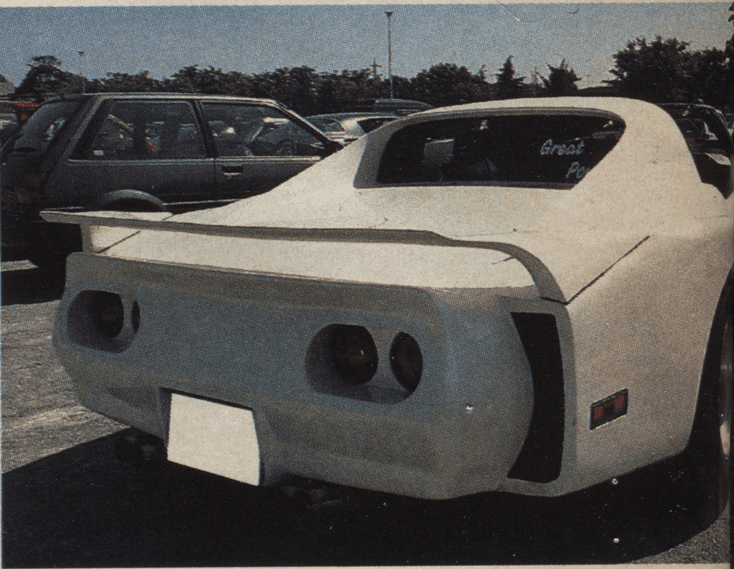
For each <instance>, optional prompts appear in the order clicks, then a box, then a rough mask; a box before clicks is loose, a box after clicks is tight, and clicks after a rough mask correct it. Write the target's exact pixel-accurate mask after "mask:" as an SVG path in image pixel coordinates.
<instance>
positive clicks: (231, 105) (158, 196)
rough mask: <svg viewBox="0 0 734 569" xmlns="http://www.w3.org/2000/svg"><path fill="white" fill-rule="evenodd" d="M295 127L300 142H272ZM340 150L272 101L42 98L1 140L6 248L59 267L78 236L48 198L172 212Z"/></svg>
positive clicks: (58, 204) (229, 197) (267, 184)
mask: <svg viewBox="0 0 734 569" xmlns="http://www.w3.org/2000/svg"><path fill="white" fill-rule="evenodd" d="M284 125H288V126H289V128H291V129H293V131H294V132H297V133H298V139H299V141H300V144H298V145H297V146H296V145H293V144H291V145H288V144H281V145H273V144H270V141H269V140H268V138H267V134H268V133H270V132H272V131H273V130H275V129H277V128H282V127H283V126H284ZM340 148H342V145H341V144H340V143H339V142H335V141H333V140H331V139H330V138H329V137H327V136H326V135H325V134H324V133H323V132H321V131H320V130H318V129H317V128H316V127H314V126H313V125H312V124H310V123H308V122H307V121H305V120H304V119H303V118H301V117H299V116H298V115H296V114H295V113H293V112H292V111H290V110H288V109H286V108H284V107H283V106H282V105H280V104H278V103H276V102H275V101H271V100H263V99H244V98H237V97H223V96H212V95H200V94H181V93H179V94H173V93H161V94H158V93H124V94H121V93H102V94H87V95H72V96H64V97H59V98H55V99H52V100H49V101H47V102H46V103H44V104H43V105H42V106H41V107H40V108H39V109H38V110H37V111H36V113H35V114H34V115H33V116H32V117H31V118H30V119H29V120H28V122H27V123H26V124H25V125H24V126H23V127H22V128H21V129H19V130H18V131H17V133H15V134H14V135H13V136H12V137H11V138H10V140H8V141H7V143H6V144H5V145H4V146H3V149H2V162H3V164H2V177H1V181H2V255H3V259H4V260H7V259H12V258H16V259H19V258H28V259H30V260H31V261H33V262H34V263H36V264H37V265H39V266H58V265H59V264H61V263H62V262H63V260H64V258H65V256H66V255H67V254H68V253H69V252H70V251H73V250H80V249H81V240H80V239H81V238H80V236H79V235H78V234H68V233H66V232H68V229H67V228H66V227H61V226H58V225H55V224H49V223H47V222H45V221H43V220H42V219H41V218H40V216H39V215H38V213H39V211H41V210H43V209H50V208H72V209H87V210H95V209H106V210H125V211H171V212H173V213H180V212H183V211H191V210H195V209H204V208H210V207H216V206H219V205H223V204H226V203H229V202H232V201H234V200H237V199H241V198H245V197H249V196H253V195H256V194H260V193H262V192H266V191H268V190H270V189H272V188H274V187H275V186H277V185H278V184H280V183H282V182H284V181H285V180H287V179H288V178H290V177H292V176H294V175H295V174H298V173H299V172H301V171H302V170H304V169H305V168H307V167H308V166H311V165H312V164H314V163H315V162H318V161H319V160H321V159H322V158H324V157H326V156H328V155H330V154H332V153H333V152H335V151H337V150H339V149H340Z"/></svg>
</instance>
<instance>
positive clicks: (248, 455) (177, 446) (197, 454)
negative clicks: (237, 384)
mask: <svg viewBox="0 0 734 569" xmlns="http://www.w3.org/2000/svg"><path fill="white" fill-rule="evenodd" d="M168 429H169V430H168V460H170V461H172V462H176V463H178V464H183V465H185V466H190V467H192V468H198V469H199V470H204V471H206V472H211V473H213V474H219V475H220V476H226V477H227V478H232V479H234V480H239V481H240V482H245V483H247V484H254V485H257V484H259V483H260V448H259V446H258V443H257V432H256V431H255V417H254V415H253V413H252V411H250V410H248V409H242V408H241V407H235V406H233V405H227V404H224V403H215V402H213V401H207V400H205V399H197V398H195V397H186V396H185V395H180V394H178V393H173V394H171V416H170V422H169V427H168Z"/></svg>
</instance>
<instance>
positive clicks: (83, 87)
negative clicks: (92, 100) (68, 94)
mask: <svg viewBox="0 0 734 569" xmlns="http://www.w3.org/2000/svg"><path fill="white" fill-rule="evenodd" d="M79 64H80V67H81V73H82V95H84V94H85V93H86V92H87V81H86V80H85V78H84V52H83V51H80V52H79Z"/></svg>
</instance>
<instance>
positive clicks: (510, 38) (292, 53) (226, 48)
mask: <svg viewBox="0 0 734 569" xmlns="http://www.w3.org/2000/svg"><path fill="white" fill-rule="evenodd" d="M729 4H730V3H729V2H722V3H717V2H702V3H672V4H663V3H645V4H630V3H620V4H612V3H609V4H571V3H565V4H514V3H509V4H499V3H492V2H487V3H484V4H446V5H441V4H424V5H416V4H393V5H377V4H373V5H300V6H276V5H259V6H255V5H238V6H214V5H208V6H207V5H200V6H142V7H140V6H139V7H112V6H107V7H99V6H97V7H81V8H74V7H20V8H9V7H3V8H0V37H2V38H3V49H2V55H1V56H0V74H2V75H3V76H5V77H6V78H7V79H8V80H9V81H11V82H13V83H15V84H16V85H17V84H19V83H20V81H21V80H22V79H23V77H24V76H25V74H26V72H27V70H28V67H27V64H28V63H29V62H30V60H31V58H32V57H34V56H39V55H55V56H56V57H58V58H59V59H61V61H62V62H63V65H62V69H65V70H68V71H71V72H73V73H77V74H78V73H79V72H80V58H79V51H82V50H83V51H84V52H85V55H84V74H85V75H86V76H87V77H89V78H94V77H105V76H106V75H107V73H112V72H123V73H138V72H140V71H144V70H147V71H149V72H150V74H151V76H152V77H155V78H157V79H163V78H164V77H169V76H170V75H172V74H173V73H175V72H176V71H178V70H179V69H181V68H183V67H185V66H189V65H199V66H201V67H208V66H210V65H213V66H214V67H215V68H221V69H223V70H224V71H241V72H244V73H250V74H252V73H260V72H264V71H273V70H275V69H278V68H280V67H298V66H301V65H307V66H310V67H313V68H316V70H317V71H334V70H342V69H364V68H367V67H370V66H371V65H372V63H373V60H375V59H376V60H377V63H378V64H379V65H381V66H382V68H381V69H380V70H379V72H380V73H382V74H384V75H387V66H388V64H387V59H388V57H387V55H388V45H387V44H388V41H387V39H388V38H387V36H388V33H387V28H388V26H387V17H386V15H385V11H388V10H389V11H392V12H394V14H393V16H392V71H393V74H394V75H402V76H404V77H408V78H410V77H413V76H415V75H416V74H417V73H419V72H420V71H421V70H423V69H428V68H429V67H430V66H432V65H435V64H438V63H443V62H445V63H456V64H458V65H464V66H466V67H468V68H469V69H470V70H471V71H472V72H477V71H479V70H480V69H481V67H482V66H483V65H486V69H487V72H488V73H489V74H494V73H496V72H497V71H498V70H499V68H500V67H501V66H502V64H503V63H504V61H505V60H506V59H507V57H508V56H510V55H512V56H513V63H514V65H515V69H516V71H517V72H518V74H519V75H521V76H522V75H525V76H527V77H528V81H529V79H530V76H531V74H532V73H533V70H534V69H536V68H537V70H538V71H539V73H540V74H541V75H544V76H547V75H548V67H547V65H548V64H551V65H554V66H557V65H559V64H560V62H561V60H562V59H564V58H565V59H566V60H567V61H568V63H569V64H570V66H571V67H572V68H573V69H574V70H575V71H576V73H577V75H579V76H580V77H581V78H582V81H581V82H580V83H579V86H581V87H586V86H593V85H599V84H601V81H602V80H603V79H611V78H612V76H611V75H610V74H609V73H608V70H609V69H611V68H612V67H613V65H614V62H613V58H612V55H613V54H614V53H616V52H617V51H619V50H621V49H623V48H624V47H625V46H626V45H627V43H628V42H630V41H632V40H634V39H635V38H642V37H645V38H648V39H653V38H654V37H655V36H656V35H657V34H660V35H662V36H663V37H664V38H668V37H676V38H678V39H679V40H682V41H686V42H690V44H691V46H690V49H694V50H696V49H703V48H706V47H717V48H720V49H723V48H724V45H725V42H726V40H727V39H728V38H730V37H731V36H732V32H733V31H734V28H732V26H731V24H730V23H728V22H727V19H728V16H729V15H730V14H731V13H730V12H728V7H729ZM490 79H491V80H492V81H494V80H495V78H494V77H493V76H492V75H490Z"/></svg>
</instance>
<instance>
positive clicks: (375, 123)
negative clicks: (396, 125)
mask: <svg viewBox="0 0 734 569" xmlns="http://www.w3.org/2000/svg"><path fill="white" fill-rule="evenodd" d="M397 118H398V117H394V118H391V117H383V118H376V119H362V120H361V121H357V122H358V123H359V126H361V127H362V130H363V131H364V132H365V134H366V133H368V132H372V131H373V130H375V129H376V128H378V127H381V126H382V125H383V124H385V123H386V122H392V121H394V120H396V119H397Z"/></svg>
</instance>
